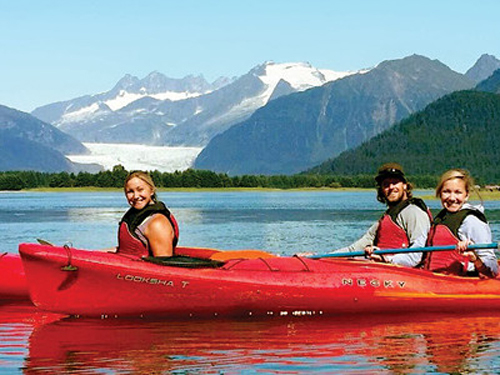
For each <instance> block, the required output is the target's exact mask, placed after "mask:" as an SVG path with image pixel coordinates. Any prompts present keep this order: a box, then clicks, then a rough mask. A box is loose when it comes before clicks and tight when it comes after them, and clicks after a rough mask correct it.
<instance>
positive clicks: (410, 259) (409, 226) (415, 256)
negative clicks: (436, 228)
mask: <svg viewBox="0 0 500 375" xmlns="http://www.w3.org/2000/svg"><path fill="white" fill-rule="evenodd" d="M396 224H397V225H399V226H400V227H401V228H402V229H403V230H404V231H405V232H406V235H407V236H408V241H409V247H421V246H425V242H426V240H427V234H428V233H429V229H430V228H431V221H430V218H429V215H428V214H427V213H426V212H425V211H423V210H422V209H421V208H419V207H417V206H416V205H414V204H410V205H408V206H407V207H405V208H404V209H403V210H401V212H400V213H399V214H398V215H397V217H396ZM378 226H379V222H378V221H377V222H376V223H374V224H373V225H372V226H371V227H370V228H369V229H368V231H366V233H365V234H364V235H363V236H362V237H361V238H360V239H359V240H357V241H356V242H354V243H352V244H351V245H349V246H347V247H344V248H342V249H339V250H336V251H335V252H353V251H363V250H364V249H365V247H366V246H369V245H375V237H376V234H377V230H378ZM384 258H385V259H386V260H387V261H388V262H390V263H393V264H399V265H402V266H407V267H416V266H418V265H419V264H420V262H421V261H422V253H406V254H395V255H385V256H384Z"/></svg>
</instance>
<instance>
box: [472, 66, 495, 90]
mask: <svg viewBox="0 0 500 375" xmlns="http://www.w3.org/2000/svg"><path fill="white" fill-rule="evenodd" d="M476 90H479V91H485V92H491V93H494V94H500V69H498V70H496V71H495V72H494V73H493V74H492V75H491V76H490V77H489V78H488V79H485V80H484V81H482V82H481V83H479V84H478V85H477V86H476Z"/></svg>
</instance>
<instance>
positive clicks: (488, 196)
mask: <svg viewBox="0 0 500 375" xmlns="http://www.w3.org/2000/svg"><path fill="white" fill-rule="evenodd" d="M158 191H159V192H186V193H189V192H214V193H217V192H221V193H222V192H259V191H262V192H273V191H276V192H298V191H304V192H318V193H320V192H375V189H374V188H328V187H321V188H294V189H277V188H261V187H256V188H234V187H233V188H183V187H175V188H158ZM0 192H2V193H7V192H10V193H12V192H14V191H0ZM17 192H42V193H78V192H88V193H92V192H122V188H100V187H72V188H66V187H65V188H35V189H23V190H18V191H17ZM416 192H418V193H420V194H415V195H416V196H418V197H419V198H421V199H423V200H437V198H436V197H435V196H434V191H433V190H432V189H422V190H419V189H416ZM422 192H423V194H422ZM479 194H480V196H481V198H482V199H483V200H485V201H487V200H500V191H480V192H479ZM471 200H472V201H476V200H479V198H478V196H477V194H476V193H473V194H472V195H471Z"/></svg>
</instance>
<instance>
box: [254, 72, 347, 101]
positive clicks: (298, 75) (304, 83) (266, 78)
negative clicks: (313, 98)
mask: <svg viewBox="0 0 500 375" xmlns="http://www.w3.org/2000/svg"><path fill="white" fill-rule="evenodd" d="M264 66H265V74H263V75H260V76H259V79H260V80H261V81H262V82H263V83H264V84H265V85H266V86H267V89H266V91H265V92H264V93H262V95H261V96H260V97H258V98H255V100H256V103H259V104H260V105H259V107H260V106H262V105H264V104H266V103H267V101H268V100H269V98H270V97H271V95H272V93H273V91H274V89H275V88H276V85H277V84H278V82H279V81H280V80H284V81H286V82H288V83H289V84H290V85H291V86H292V87H293V88H294V89H295V90H296V91H304V90H307V89H309V88H311V87H316V86H321V85H324V84H325V83H327V82H330V81H335V80H337V79H340V78H343V77H346V76H348V75H351V74H354V73H356V72H337V71H333V70H328V69H317V68H315V67H313V66H311V65H310V64H308V63H282V64H276V63H274V62H267V63H266V64H265V65H264Z"/></svg>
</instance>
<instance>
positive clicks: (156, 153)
mask: <svg viewBox="0 0 500 375" xmlns="http://www.w3.org/2000/svg"><path fill="white" fill-rule="evenodd" d="M84 145H85V147H87V148H88V149H89V150H90V154H89V155H66V157H67V158H68V159H70V160H71V161H72V162H75V163H80V164H100V165H102V166H103V167H104V169H106V170H111V169H113V167H114V166H115V165H119V164H121V165H123V166H124V167H125V169H127V170H145V171H154V170H158V171H160V172H175V171H184V170H186V169H188V168H191V167H192V166H193V163H194V160H195V159H196V157H197V156H198V154H199V153H200V152H201V150H202V148H201V147H158V146H145V145H137V144H112V143H84Z"/></svg>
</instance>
